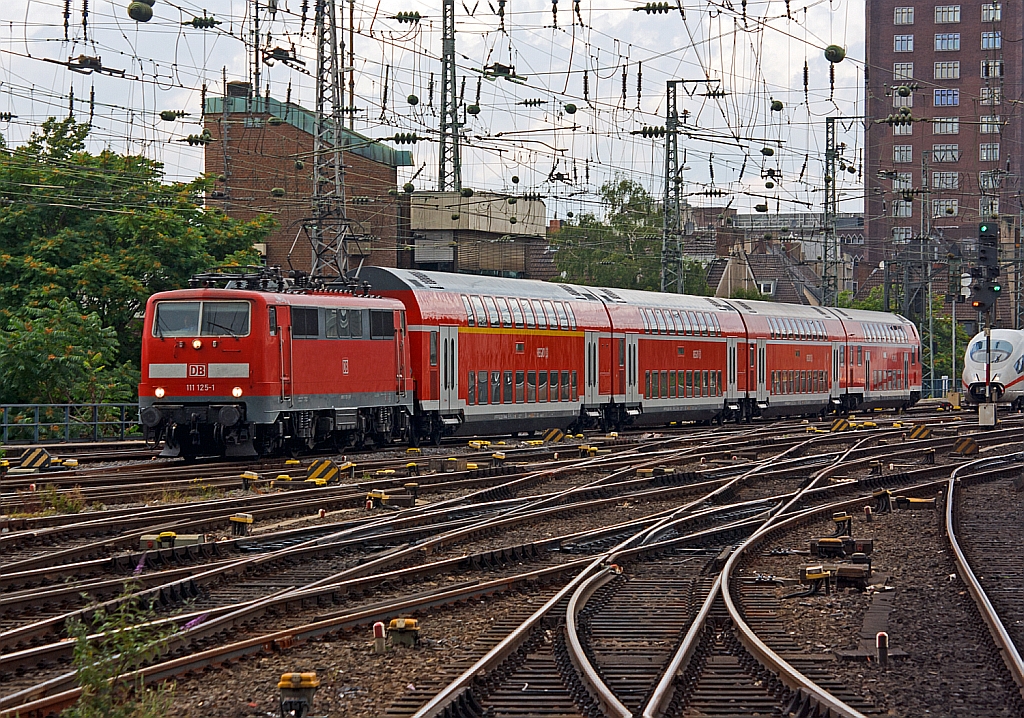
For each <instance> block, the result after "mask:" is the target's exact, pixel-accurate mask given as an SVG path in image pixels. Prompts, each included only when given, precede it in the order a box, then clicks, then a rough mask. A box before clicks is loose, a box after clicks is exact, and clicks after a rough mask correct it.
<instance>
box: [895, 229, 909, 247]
mask: <svg viewBox="0 0 1024 718" xmlns="http://www.w3.org/2000/svg"><path fill="white" fill-rule="evenodd" d="M913 236H914V230H913V229H911V228H910V227H893V228H892V243H893V244H909V243H910V238H911V237H913Z"/></svg>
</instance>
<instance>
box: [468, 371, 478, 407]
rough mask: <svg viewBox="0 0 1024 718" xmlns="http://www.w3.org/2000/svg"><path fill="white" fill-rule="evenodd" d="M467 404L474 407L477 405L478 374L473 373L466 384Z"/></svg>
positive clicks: (470, 373) (469, 375)
mask: <svg viewBox="0 0 1024 718" xmlns="http://www.w3.org/2000/svg"><path fill="white" fill-rule="evenodd" d="M466 403H467V404H469V405H473V404H475V403H476V372H475V371H471V372H469V374H468V381H467V382H466Z"/></svg>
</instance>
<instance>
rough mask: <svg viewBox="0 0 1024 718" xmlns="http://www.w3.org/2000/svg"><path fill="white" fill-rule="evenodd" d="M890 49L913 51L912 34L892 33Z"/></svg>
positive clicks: (894, 50)
mask: <svg viewBox="0 0 1024 718" xmlns="http://www.w3.org/2000/svg"><path fill="white" fill-rule="evenodd" d="M892 51H893V52H913V51H914V36H913V35H893V38H892Z"/></svg>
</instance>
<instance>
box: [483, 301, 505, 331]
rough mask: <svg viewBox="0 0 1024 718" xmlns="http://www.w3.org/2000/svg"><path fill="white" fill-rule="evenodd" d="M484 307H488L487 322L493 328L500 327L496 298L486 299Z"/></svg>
mask: <svg viewBox="0 0 1024 718" xmlns="http://www.w3.org/2000/svg"><path fill="white" fill-rule="evenodd" d="M484 306H485V307H487V321H488V322H490V324H491V326H492V327H500V326H501V321H500V320H499V318H498V305H497V304H495V303H494V297H484Z"/></svg>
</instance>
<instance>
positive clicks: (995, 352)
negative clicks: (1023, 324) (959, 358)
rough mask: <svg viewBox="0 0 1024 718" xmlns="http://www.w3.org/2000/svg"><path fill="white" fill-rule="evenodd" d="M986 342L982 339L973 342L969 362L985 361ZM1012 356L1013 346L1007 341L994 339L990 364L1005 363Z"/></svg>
mask: <svg viewBox="0 0 1024 718" xmlns="http://www.w3.org/2000/svg"><path fill="white" fill-rule="evenodd" d="M986 344H987V341H986V340H984V339H982V340H981V341H977V342H975V343H974V344H973V345H972V346H971V354H970V356H971V361H976V362H984V361H985V345H986ZM1011 356H1013V345H1012V344H1010V342H1008V341H1004V340H1002V339H994V340H993V341H992V358H991V360H990V361H991V362H992V363H993V364H997V363H999V362H1001V361H1006V360H1007V359H1009V358H1010V357H1011Z"/></svg>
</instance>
